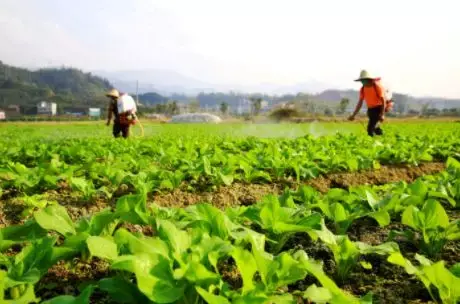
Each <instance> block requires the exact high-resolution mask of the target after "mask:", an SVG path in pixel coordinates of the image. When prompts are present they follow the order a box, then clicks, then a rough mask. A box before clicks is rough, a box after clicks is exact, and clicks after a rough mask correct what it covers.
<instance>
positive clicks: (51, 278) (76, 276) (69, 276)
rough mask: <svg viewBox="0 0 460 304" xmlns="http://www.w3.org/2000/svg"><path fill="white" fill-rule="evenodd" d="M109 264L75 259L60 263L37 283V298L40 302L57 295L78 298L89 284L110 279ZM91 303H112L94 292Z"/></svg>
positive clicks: (102, 294) (93, 260)
mask: <svg viewBox="0 0 460 304" xmlns="http://www.w3.org/2000/svg"><path fill="white" fill-rule="evenodd" d="M109 269H110V264H109V263H108V262H105V261H103V260H99V259H96V258H93V259H92V260H91V261H90V262H87V263H86V262H83V261H80V260H79V259H75V260H74V261H73V262H64V261H60V262H58V263H57V264H56V265H54V266H53V267H51V268H50V269H48V273H47V274H45V276H43V277H42V279H41V280H40V281H39V282H38V283H37V285H36V287H35V290H36V295H37V297H40V298H41V299H42V300H44V299H50V298H53V297H56V296H59V295H73V296H78V295H79V294H80V292H81V291H82V290H83V288H84V287H85V286H86V285H87V284H90V283H97V282H98V281H99V280H100V279H103V278H107V277H110V275H111V274H110V271H109ZM91 303H101V304H102V303H113V302H111V301H110V300H109V298H108V296H107V295H106V294H104V293H102V292H100V291H98V290H96V291H95V292H94V293H93V295H92V296H91Z"/></svg>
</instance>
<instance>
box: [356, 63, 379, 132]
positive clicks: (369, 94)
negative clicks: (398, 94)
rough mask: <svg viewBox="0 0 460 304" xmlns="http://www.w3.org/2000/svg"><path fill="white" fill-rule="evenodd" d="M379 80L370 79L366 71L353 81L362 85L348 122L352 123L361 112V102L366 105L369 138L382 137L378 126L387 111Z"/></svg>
mask: <svg viewBox="0 0 460 304" xmlns="http://www.w3.org/2000/svg"><path fill="white" fill-rule="evenodd" d="M379 80H380V78H376V77H372V76H371V75H370V74H369V72H368V71H366V70H362V71H361V75H360V76H359V78H358V79H356V80H355V81H360V82H361V83H362V88H361V90H360V93H359V101H358V104H357V105H356V109H355V111H354V112H353V114H352V115H351V116H350V117H349V118H348V120H350V121H353V120H354V119H355V116H356V115H357V114H358V113H359V110H361V107H362V106H363V101H364V100H365V101H366V104H367V116H368V118H369V122H368V124H367V134H369V136H374V135H383V131H382V129H381V128H380V126H379V122H383V121H384V120H385V109H387V104H386V98H385V90H384V89H383V87H382V85H381V84H380V82H379Z"/></svg>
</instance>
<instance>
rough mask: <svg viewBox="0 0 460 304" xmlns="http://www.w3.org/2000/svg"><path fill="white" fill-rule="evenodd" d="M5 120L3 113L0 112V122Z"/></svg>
mask: <svg viewBox="0 0 460 304" xmlns="http://www.w3.org/2000/svg"><path fill="white" fill-rule="evenodd" d="M5 119H6V114H5V111H0V120H5Z"/></svg>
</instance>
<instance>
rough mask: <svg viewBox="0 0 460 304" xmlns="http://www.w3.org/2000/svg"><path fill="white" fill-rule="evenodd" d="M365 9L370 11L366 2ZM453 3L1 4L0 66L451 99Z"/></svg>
mask: <svg viewBox="0 0 460 304" xmlns="http://www.w3.org/2000/svg"><path fill="white" fill-rule="evenodd" d="M372 3H373V4H372ZM457 5H459V4H458V3H456V0H437V1H429V0H418V1H416V0H404V1H402V0H386V1H380V0H376V1H369V0H347V1H345V0H321V1H317V0H316V1H313V0H97V1H95V0H78V1H64V0H40V1H38V0H0V41H1V46H0V60H1V61H3V62H4V63H7V64H12V65H18V66H24V67H34V68H38V67H46V66H61V65H65V66H73V67H77V68H81V69H83V70H87V71H94V70H107V71H120V70H141V69H142V70H144V69H163V70H172V71H176V72H179V73H181V74H184V75H186V76H189V77H193V78H195V79H199V80H202V81H207V82H210V83H215V84H238V85H251V84H258V83H264V82H273V83H277V84H280V85H288V84H294V83H300V82H308V81H310V80H316V81H321V82H325V83H328V84H331V86H333V87H337V88H355V89H357V88H359V85H358V84H357V83H355V82H353V79H355V78H356V77H358V75H359V72H360V70H361V69H367V70H369V71H370V72H371V73H372V74H374V75H376V76H381V77H382V79H383V80H384V81H385V82H386V83H387V84H388V86H389V87H390V88H391V89H392V90H393V91H398V92H402V93H409V94H412V95H416V96H426V95H431V96H440V97H452V98H459V97H460V85H459V79H460V55H459V54H460V21H458V16H457V14H458V13H457V12H458V9H457Z"/></svg>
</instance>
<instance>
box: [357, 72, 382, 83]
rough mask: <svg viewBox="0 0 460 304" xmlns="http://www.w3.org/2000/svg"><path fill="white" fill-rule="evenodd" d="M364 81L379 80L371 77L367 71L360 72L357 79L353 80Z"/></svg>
mask: <svg viewBox="0 0 460 304" xmlns="http://www.w3.org/2000/svg"><path fill="white" fill-rule="evenodd" d="M365 79H371V80H379V79H380V78H378V77H374V76H372V75H371V74H370V73H369V72H368V71H367V70H362V71H361V73H360V74H359V78H358V79H355V81H361V80H365Z"/></svg>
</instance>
